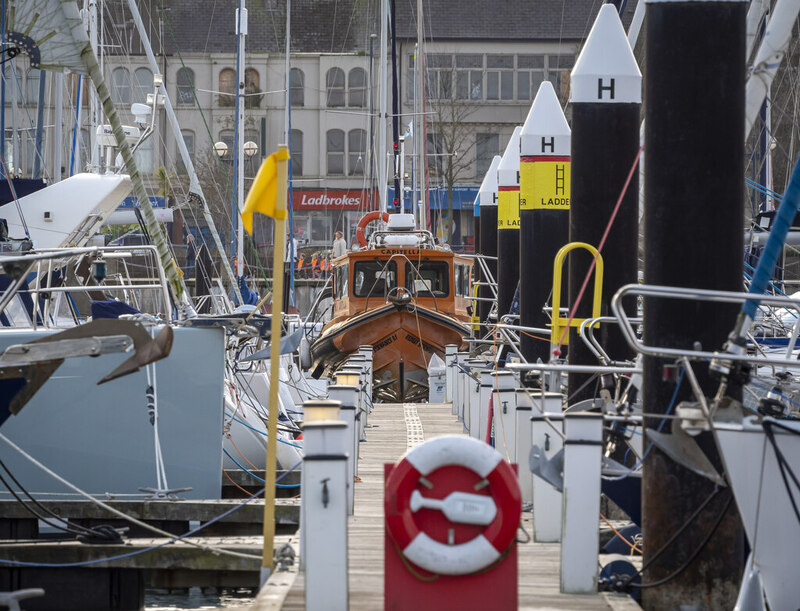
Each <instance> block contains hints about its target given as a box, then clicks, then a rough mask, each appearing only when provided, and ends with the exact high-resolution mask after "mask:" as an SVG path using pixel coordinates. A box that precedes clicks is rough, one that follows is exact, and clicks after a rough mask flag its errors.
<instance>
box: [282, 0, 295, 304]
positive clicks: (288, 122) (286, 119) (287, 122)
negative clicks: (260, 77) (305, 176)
mask: <svg viewBox="0 0 800 611" xmlns="http://www.w3.org/2000/svg"><path fill="white" fill-rule="evenodd" d="M291 33H292V0H286V52H285V53H286V58H285V62H286V65H285V71H286V108H285V110H284V116H283V141H284V142H285V143H286V145H287V146H288V147H289V155H291V154H292V66H291V62H290V59H291V56H290V53H291V41H292V38H291ZM288 170H289V175H288V176H289V180H288V181H287V182H288V184H287V196H288V198H287V202H286V209H287V210H288V211H289V231H288V233H289V261H290V263H291V265H289V305H294V261H295V257H297V253H296V252H295V242H294V207H293V206H292V162H291V159H290V160H289V166H288Z"/></svg>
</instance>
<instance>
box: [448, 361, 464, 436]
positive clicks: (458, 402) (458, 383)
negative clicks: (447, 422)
mask: <svg viewBox="0 0 800 611" xmlns="http://www.w3.org/2000/svg"><path fill="white" fill-rule="evenodd" d="M463 359H464V356H463V353H462V352H456V353H455V354H454V355H453V359H452V365H451V367H450V371H452V374H451V375H452V382H453V393H452V395H451V396H452V398H453V413H454V414H455V415H456V417H457V418H458V420H459V421H460V422H461V423H462V424H463V423H464V413H463V412H462V409H461V408H462V405H463V404H462V399H461V397H462V396H463V395H462V394H461V387H462V386H463V384H464V382H463V381H462V378H461V376H462V373H461V364H462V363H463Z"/></svg>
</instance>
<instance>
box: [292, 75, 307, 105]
mask: <svg viewBox="0 0 800 611" xmlns="http://www.w3.org/2000/svg"><path fill="white" fill-rule="evenodd" d="M305 84H306V75H305V74H303V71H302V70H300V68H292V70H291V72H290V73H289V89H290V92H291V94H292V106H305Z"/></svg>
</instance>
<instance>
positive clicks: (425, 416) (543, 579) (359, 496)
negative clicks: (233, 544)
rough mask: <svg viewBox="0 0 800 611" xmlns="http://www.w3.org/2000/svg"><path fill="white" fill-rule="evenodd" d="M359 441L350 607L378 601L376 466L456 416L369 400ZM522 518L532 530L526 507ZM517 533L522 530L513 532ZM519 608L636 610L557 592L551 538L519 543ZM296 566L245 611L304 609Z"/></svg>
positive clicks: (455, 429)
mask: <svg viewBox="0 0 800 611" xmlns="http://www.w3.org/2000/svg"><path fill="white" fill-rule="evenodd" d="M366 434H367V441H366V442H362V444H361V459H360V460H359V467H358V469H359V477H360V478H361V481H359V482H356V484H355V515H354V516H352V517H350V518H349V520H348V545H349V550H348V565H349V587H350V609H353V610H354V611H355V610H359V609H370V610H372V609H381V608H383V582H384V576H383V564H384V558H383V543H384V525H383V524H384V517H383V465H384V464H385V463H394V462H395V461H397V459H399V458H400V457H401V456H402V455H403V453H404V452H405V451H406V450H407V449H409V448H411V447H413V446H414V445H416V444H418V443H421V442H422V441H425V440H427V439H431V438H432V437H437V436H440V435H465V434H466V431H464V429H463V427H462V425H461V423H459V422H458V420H457V419H456V417H455V416H454V415H453V414H452V413H451V408H450V405H449V404H447V405H443V404H404V405H401V404H376V405H375V408H374V410H373V411H372V413H371V414H370V416H369V426H368V428H367V431H366ZM523 516H524V518H523V525H524V527H525V530H526V531H527V532H528V533H529V534H530V533H531V532H532V528H531V526H532V524H531V514H530V512H525V513H524V514H523ZM519 538H520V539H524V538H525V535H524V534H523V533H522V532H521V531H520V537H519ZM518 553H519V608H520V609H582V610H583V609H589V610H591V609H638V608H639V607H638V605H636V604H635V603H634V602H633V601H632V600H631V599H630V598H629V597H627V596H616V595H613V594H606V593H599V594H595V595H586V596H582V595H581V596H578V595H566V594H561V593H560V592H559V574H558V570H559V545H558V544H541V543H533V542H529V543H520V544H519V545H518ZM304 590H305V582H304V577H303V574H302V572H301V573H281V572H279V573H276V574H275V575H274V576H273V577H272V579H270V581H269V582H268V583H267V584H266V585H265V586H264V588H262V590H261V592H260V594H259V596H258V598H257V600H256V603H255V604H254V605H253V606H252V607H251V609H252V610H253V611H267V610H269V611H273V610H276V609H285V610H287V611H300V610H302V609H305V600H304Z"/></svg>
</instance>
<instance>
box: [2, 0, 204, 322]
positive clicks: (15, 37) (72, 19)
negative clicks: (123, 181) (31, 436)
mask: <svg viewBox="0 0 800 611" xmlns="http://www.w3.org/2000/svg"><path fill="white" fill-rule="evenodd" d="M9 30H11V32H9V36H8V40H9V41H10V42H13V43H14V44H15V45H16V49H17V51H18V52H22V53H25V54H26V55H28V56H29V57H30V58H31V63H32V65H33V66H34V67H41V68H44V69H47V70H69V71H71V72H78V73H81V74H88V75H89V77H90V78H91V79H92V83H93V84H94V87H95V89H96V90H97V95H98V97H99V98H100V103H101V104H102V105H103V112H104V113H105V115H106V117H107V118H108V121H109V123H110V124H111V128H112V131H113V133H114V139H115V140H116V143H117V149H118V150H119V153H120V155H121V156H122V160H123V162H124V163H125V170H126V171H127V172H128V174H129V175H130V178H131V183H132V184H133V192H134V194H135V195H136V197H137V199H138V200H139V205H140V206H141V209H142V212H143V214H144V219H145V222H146V224H147V229H148V231H149V233H150V236H151V238H152V240H153V244H154V246H155V247H156V249H157V250H158V255H159V259H160V260H161V265H162V266H163V267H164V272H165V274H166V276H167V280H168V281H169V286H170V290H171V292H172V296H173V298H174V300H175V302H176V304H177V305H178V306H179V308H180V310H181V314H182V315H192V314H194V308H193V307H192V304H191V301H190V300H189V296H188V295H189V293H188V291H187V290H186V287H185V286H184V284H183V278H182V277H181V274H180V271H179V270H178V265H177V263H176V262H175V259H174V258H173V256H172V252H171V251H170V249H169V245H168V244H167V237H166V234H165V233H164V229H163V227H162V226H161V224H160V223H159V222H158V220H157V219H156V216H155V213H154V212H153V208H152V206H151V204H150V199H149V198H148V197H147V191H145V188H144V183H143V182H142V177H141V175H140V174H139V169H138V168H137V167H136V162H135V161H134V159H133V154H132V153H131V148H130V145H129V144H128V142H127V140H126V138H125V134H124V132H123V131H122V122H121V121H120V119H119V115H118V114H117V109H116V108H115V107H114V103H113V102H112V101H111V94H110V93H109V90H108V87H107V86H106V84H105V81H104V79H103V74H102V72H101V70H100V65H99V64H98V62H97V57H95V54H94V51H93V50H92V46H91V43H90V41H89V36H88V34H87V32H86V29H85V28H84V25H83V22H82V20H81V17H80V13H79V12H78V5H77V4H76V3H75V2H74V1H73V0H15V1H14V2H13V3H12V4H11V6H10V9H9ZM34 62H35V63H34Z"/></svg>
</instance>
